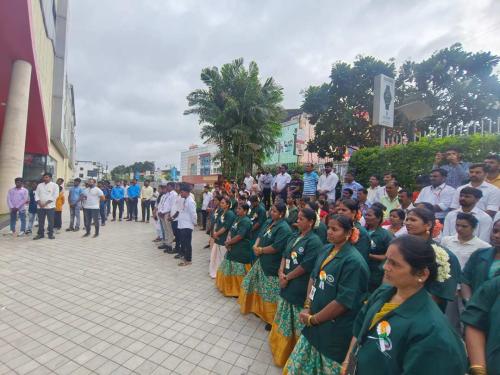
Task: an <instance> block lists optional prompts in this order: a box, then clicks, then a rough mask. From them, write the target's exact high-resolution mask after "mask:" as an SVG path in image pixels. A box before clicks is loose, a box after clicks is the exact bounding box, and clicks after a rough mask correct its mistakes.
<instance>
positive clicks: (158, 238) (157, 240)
mask: <svg viewBox="0 0 500 375" xmlns="http://www.w3.org/2000/svg"><path fill="white" fill-rule="evenodd" d="M160 241H161V238H160V237H156V238H155V239H154V240H153V241H152V242H160Z"/></svg>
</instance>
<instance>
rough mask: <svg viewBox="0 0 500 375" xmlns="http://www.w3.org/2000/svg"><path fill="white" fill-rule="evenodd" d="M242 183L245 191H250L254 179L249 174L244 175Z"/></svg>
mask: <svg viewBox="0 0 500 375" xmlns="http://www.w3.org/2000/svg"><path fill="white" fill-rule="evenodd" d="M243 183H244V184H245V190H248V191H252V186H253V184H254V183H255V179H254V178H253V177H252V175H251V174H250V172H247V173H245V178H244V179H243Z"/></svg>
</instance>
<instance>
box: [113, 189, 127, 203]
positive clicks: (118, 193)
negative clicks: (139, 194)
mask: <svg viewBox="0 0 500 375" xmlns="http://www.w3.org/2000/svg"><path fill="white" fill-rule="evenodd" d="M124 197H125V189H124V188H123V186H113V189H111V199H117V200H119V199H123V198H124Z"/></svg>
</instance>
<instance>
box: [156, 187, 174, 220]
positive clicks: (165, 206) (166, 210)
mask: <svg viewBox="0 0 500 375" xmlns="http://www.w3.org/2000/svg"><path fill="white" fill-rule="evenodd" d="M177 197H178V194H177V192H176V191H175V190H172V191H170V192H167V193H165V194H163V197H162V198H165V199H164V200H163V202H162V203H161V207H158V212H160V213H162V214H170V215H174V214H175V213H176V212H177V210H175V211H174V210H173V209H174V207H173V206H174V203H175V201H176V199H177Z"/></svg>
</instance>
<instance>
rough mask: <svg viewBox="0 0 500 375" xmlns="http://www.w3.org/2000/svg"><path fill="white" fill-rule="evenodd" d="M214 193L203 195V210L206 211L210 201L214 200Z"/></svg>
mask: <svg viewBox="0 0 500 375" xmlns="http://www.w3.org/2000/svg"><path fill="white" fill-rule="evenodd" d="M212 196H213V195H212V193H211V192H210V191H209V192H206V193H203V202H202V204H201V209H202V210H204V211H205V210H206V209H207V208H208V205H209V204H210V201H211V200H212Z"/></svg>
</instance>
